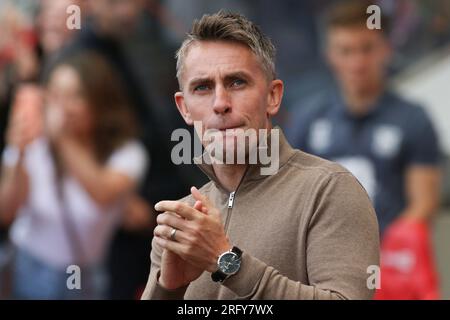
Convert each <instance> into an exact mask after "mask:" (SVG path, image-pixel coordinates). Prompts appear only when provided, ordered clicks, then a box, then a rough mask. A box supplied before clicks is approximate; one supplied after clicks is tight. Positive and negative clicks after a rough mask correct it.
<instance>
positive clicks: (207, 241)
mask: <svg viewBox="0 0 450 320" xmlns="http://www.w3.org/2000/svg"><path fill="white" fill-rule="evenodd" d="M191 194H192V196H193V197H194V199H195V200H196V202H195V204H194V206H193V207H191V206H189V205H188V204H186V203H183V202H180V201H161V202H158V203H157V204H156V205H155V210H156V211H164V213H162V214H160V215H158V217H157V220H156V221H157V223H158V225H157V226H156V228H155V230H154V236H155V238H154V241H155V242H156V243H157V244H158V245H159V246H160V247H162V248H163V254H162V257H161V270H160V276H159V279H158V281H159V284H160V285H162V286H163V287H164V288H166V289H176V288H180V287H182V286H185V285H188V284H189V283H190V282H192V281H194V280H195V279H197V278H198V277H200V275H201V274H202V273H203V272H204V271H208V272H214V271H216V270H217V259H218V257H219V255H220V254H222V253H223V252H225V251H228V250H230V249H231V247H232V245H231V244H230V241H229V239H228V238H227V236H226V234H225V230H224V226H223V224H222V220H221V216H220V211H219V210H218V209H217V208H216V207H215V206H214V205H213V204H212V202H211V201H210V200H209V199H208V198H207V197H206V196H204V195H203V194H201V193H200V191H199V190H198V189H197V188H195V187H192V188H191ZM174 229H175V230H176V232H175V236H174V231H173V230H174Z"/></svg>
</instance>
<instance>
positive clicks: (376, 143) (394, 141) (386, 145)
mask: <svg viewBox="0 0 450 320" xmlns="http://www.w3.org/2000/svg"><path fill="white" fill-rule="evenodd" d="M401 141H402V132H401V130H400V128H398V127H395V126H393V125H380V126H378V127H376V128H375V130H374V133H373V141H372V150H373V152H374V153H375V155H377V156H378V157H380V158H392V157H394V156H395V155H397V154H398V153H399V151H400V145H401Z"/></svg>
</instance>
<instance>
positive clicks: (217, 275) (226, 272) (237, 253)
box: [211, 247, 242, 282]
mask: <svg viewBox="0 0 450 320" xmlns="http://www.w3.org/2000/svg"><path fill="white" fill-rule="evenodd" d="M241 256H242V251H241V250H240V249H239V248H238V247H233V248H232V249H231V250H230V251H226V252H224V253H222V254H221V255H220V256H219V259H217V271H215V272H213V273H211V279H212V280H213V281H214V282H223V281H225V280H226V279H227V278H229V277H230V276H232V275H234V274H236V273H237V272H238V271H239V269H240V267H241Z"/></svg>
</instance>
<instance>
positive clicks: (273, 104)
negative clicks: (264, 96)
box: [267, 79, 284, 117]
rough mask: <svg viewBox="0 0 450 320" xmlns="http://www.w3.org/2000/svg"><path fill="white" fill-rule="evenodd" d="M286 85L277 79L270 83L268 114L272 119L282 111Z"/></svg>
mask: <svg viewBox="0 0 450 320" xmlns="http://www.w3.org/2000/svg"><path fill="white" fill-rule="evenodd" d="M283 90H284V84H283V81H281V80H279V79H276V80H273V81H272V82H271V83H270V88H269V96H268V104H267V114H268V115H269V116H270V117H273V116H275V115H276V114H277V113H278V111H279V110H280V106H281V100H282V99H283Z"/></svg>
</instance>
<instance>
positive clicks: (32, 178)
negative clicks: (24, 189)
mask: <svg viewBox="0 0 450 320" xmlns="http://www.w3.org/2000/svg"><path fill="white" fill-rule="evenodd" d="M24 159H25V160H24V166H25V170H26V171H27V174H28V177H29V193H28V199H27V201H26V203H25V204H24V205H23V206H22V207H21V208H20V210H19V212H18V216H17V218H16V219H15V221H14V223H13V225H12V228H11V233H10V236H11V239H12V241H13V243H14V244H15V245H17V246H18V247H19V248H22V249H24V250H27V251H28V252H29V253H30V254H32V255H34V256H35V257H37V258H39V259H41V260H42V261H43V262H45V263H47V264H49V265H51V266H54V267H57V268H63V269H65V268H67V266H69V265H71V264H74V263H76V261H74V259H75V258H74V257H73V256H72V255H73V254H72V249H71V246H69V239H70V238H69V236H68V235H67V232H66V227H65V225H64V222H63V218H62V217H63V216H62V214H70V221H72V226H73V229H75V230H76V233H77V238H78V239H79V241H80V242H81V248H82V252H83V256H84V260H85V262H86V263H87V264H88V265H96V264H98V263H100V262H101V261H102V259H103V258H104V254H105V252H106V250H107V246H108V243H109V241H110V239H111V237H112V234H113V231H114V230H115V228H116V227H117V225H118V224H119V223H120V217H121V213H122V209H123V200H124V199H120V200H118V201H117V202H116V203H114V204H113V205H111V206H109V207H108V208H103V209H102V208H101V207H100V206H98V205H97V204H96V203H95V201H94V200H93V199H92V198H91V196H90V195H89V194H88V193H87V191H85V190H84V189H83V186H82V185H81V184H80V183H79V182H78V181H77V180H76V178H74V177H71V176H67V177H66V178H64V180H63V183H62V185H63V187H62V189H63V192H64V195H65V201H66V204H65V207H68V208H69V211H70V212H63V209H62V205H61V201H60V200H58V196H57V189H56V184H55V166H54V161H53V158H52V156H51V153H50V149H49V143H48V141H47V139H45V138H40V139H37V140H36V141H34V142H33V143H32V144H31V145H30V146H29V147H28V148H27V150H26V151H25V158H24ZM147 163H148V157H147V155H146V152H145V149H144V147H143V146H142V145H141V144H140V143H139V142H137V141H130V142H128V143H126V144H125V145H124V146H122V147H121V148H119V149H118V150H116V151H114V152H113V154H112V155H111V156H110V158H109V159H108V161H107V163H106V165H107V167H109V168H111V169H113V170H115V171H116V172H120V173H122V174H125V175H127V176H129V177H130V178H132V179H133V180H135V181H137V182H138V181H139V180H140V179H141V178H142V177H143V175H144V174H145V171H146V168H147Z"/></svg>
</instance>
